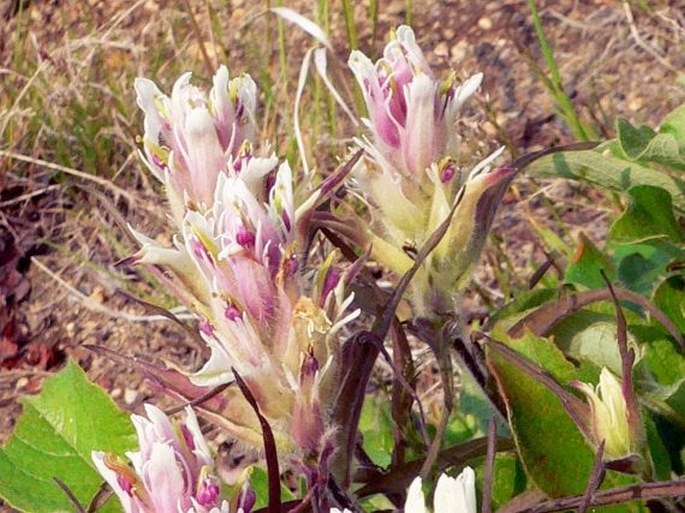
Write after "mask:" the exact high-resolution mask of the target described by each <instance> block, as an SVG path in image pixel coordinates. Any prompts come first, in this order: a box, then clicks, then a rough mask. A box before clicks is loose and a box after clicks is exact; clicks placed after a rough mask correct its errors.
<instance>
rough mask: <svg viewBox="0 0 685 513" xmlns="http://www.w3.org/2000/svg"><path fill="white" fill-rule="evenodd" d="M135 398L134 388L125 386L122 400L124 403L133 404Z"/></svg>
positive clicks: (136, 395) (135, 391) (136, 392)
mask: <svg viewBox="0 0 685 513" xmlns="http://www.w3.org/2000/svg"><path fill="white" fill-rule="evenodd" d="M137 398H138V391H137V390H134V389H132V388H127V389H126V390H125V391H124V402H125V403H126V404H129V405H130V404H133V403H134V402H136V399H137Z"/></svg>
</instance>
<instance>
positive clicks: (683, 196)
mask: <svg viewBox="0 0 685 513" xmlns="http://www.w3.org/2000/svg"><path fill="white" fill-rule="evenodd" d="M526 169H527V171H528V173H530V174H532V175H534V176H561V177H563V178H569V179H572V180H581V181H585V182H589V183H592V184H596V185H599V186H601V187H605V188H607V189H612V190H616V191H621V192H625V191H628V190H629V189H631V188H632V187H635V186H638V185H650V186H653V187H660V188H662V189H664V190H665V191H667V192H668V193H669V194H670V195H671V197H672V199H673V205H674V207H675V208H676V209H677V210H678V211H679V212H681V213H682V212H685V181H684V180H680V179H678V178H675V177H672V176H670V175H669V174H668V173H665V172H662V171H659V170H656V169H651V168H648V167H645V166H642V165H640V164H637V163H635V162H629V161H626V160H624V159H621V158H619V157H617V156H616V155H613V154H612V153H611V148H610V145H604V146H603V147H601V148H600V149H598V150H583V151H566V152H559V153H554V154H551V155H547V156H545V157H542V158H540V159H538V160H536V161H535V162H533V163H532V164H530V165H529V166H528V167H527V168H526Z"/></svg>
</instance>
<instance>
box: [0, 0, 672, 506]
mask: <svg viewBox="0 0 685 513" xmlns="http://www.w3.org/2000/svg"><path fill="white" fill-rule="evenodd" d="M17 4H18V2H17V1H16V0H10V1H7V0H5V1H4V2H3V1H0V15H3V14H4V16H5V17H4V19H3V20H2V21H0V67H1V68H2V69H1V70H0V71H2V74H0V89H2V81H3V80H8V79H9V77H11V76H12V73H13V70H14V68H15V67H16V62H15V61H14V60H13V59H14V58H15V55H16V52H15V48H14V45H15V44H16V40H15V38H14V34H15V32H14V31H15V30H17V23H18V22H17V16H16V13H15V12H14V11H15V7H16V6H17ZM257 4H258V3H257V2H254V3H253V2H244V1H215V0H208V1H206V2H205V1H202V2H200V1H194V0H189V1H188V2H185V3H182V2H178V3H177V2H171V1H164V0H157V1H155V0H147V1H141V2H137V3H136V4H133V3H130V2H123V1H120V0H112V1H107V2H102V1H94V0H79V1H75V0H53V1H39V0H32V1H31V2H29V3H28V4H27V5H25V6H24V9H25V12H24V15H26V14H28V19H29V20H30V24H29V28H28V34H29V36H27V37H30V38H31V46H32V47H33V48H34V49H35V52H36V53H37V54H39V55H43V56H44V60H45V62H46V63H47V64H46V66H48V67H49V68H50V69H51V70H52V73H54V74H55V75H56V76H58V75H59V74H60V73H61V72H62V71H64V72H65V73H66V72H67V71H68V70H67V69H66V68H64V70H62V68H61V66H67V64H65V63H62V62H61V61H60V60H59V59H51V56H53V55H57V52H58V51H59V49H60V47H61V46H63V45H66V44H67V41H73V40H76V39H78V38H86V37H102V38H105V37H110V39H111V40H115V41H118V42H125V43H126V45H123V44H122V45H119V46H118V47H117V46H112V48H111V51H109V52H108V53H107V55H106V58H107V59H111V60H112V63H111V66H112V69H113V70H115V71H113V72H116V69H118V68H117V66H119V67H121V69H123V67H125V66H126V65H127V59H129V58H130V59H132V60H135V62H141V63H143V64H141V65H140V67H141V69H140V72H141V74H145V71H146V69H145V64H144V63H145V55H146V52H150V54H152V53H153V52H152V50H153V49H154V45H155V42H156V41H161V40H164V41H167V39H165V38H168V37H169V31H168V28H167V26H166V25H165V23H166V20H169V19H177V18H178V17H179V16H180V17H181V19H182V20H185V22H187V23H195V22H197V23H198V26H199V27H198V28H199V30H200V31H201V32H202V33H205V34H206V33H208V32H209V31H210V30H209V28H208V27H210V26H211V24H212V23H219V24H220V25H221V26H222V27H223V30H222V31H221V38H219V40H212V41H210V43H211V44H209V43H208V44H207V45H205V47H204V50H203V49H202V48H201V47H202V45H198V44H196V43H194V42H193V41H192V40H184V41H180V42H179V43H178V44H179V45H185V46H184V48H185V50H184V51H185V52H186V55H188V56H189V57H188V58H189V59H190V60H189V62H188V64H189V68H196V67H197V66H198V62H200V63H201V62H202V60H203V59H205V58H209V59H210V60H211V61H212V62H222V63H226V64H227V65H228V66H229V68H230V69H231V70H240V71H243V70H245V71H250V68H251V66H252V65H254V62H253V61H252V57H251V54H250V48H249V45H248V44H247V43H245V41H244V35H245V33H246V30H247V31H248V32H249V23H250V22H251V20H253V19H254V18H255V17H257V16H259V15H260V14H261V13H262V12H263V11H264V8H265V6H266V4H267V2H262V3H259V4H258V5H257ZM313 4H314V2H308V1H304V0H297V1H286V2H284V5H285V6H287V7H291V8H293V9H295V10H297V11H298V12H300V13H302V14H304V15H306V16H308V17H312V18H313V17H314V16H313V12H314V5H313ZM354 5H355V15H356V18H357V31H358V36H359V40H360V47H361V48H362V49H365V50H367V51H369V52H373V51H372V50H369V49H370V47H371V44H372V40H373V39H374V38H373V34H372V23H371V21H370V16H369V12H368V11H369V6H368V3H366V2H358V3H355V4H354ZM378 6H379V12H378V23H377V26H376V37H375V53H373V55H374V56H377V55H378V53H379V52H380V50H381V49H382V47H383V45H384V41H386V37H387V33H388V30H389V29H390V28H392V27H395V26H397V25H399V24H401V23H403V22H404V21H405V17H406V3H405V2H404V1H395V0H392V1H383V0H381V1H379V2H378ZM413 6H414V7H413V21H412V25H413V27H414V29H415V32H416V34H417V39H418V42H419V44H420V45H421V46H422V48H423V49H424V51H425V53H426V54H427V56H428V58H429V60H430V61H431V64H433V65H435V66H436V73H437V74H442V75H443V76H444V75H445V74H446V73H447V72H448V71H449V70H450V69H455V70H456V72H457V76H458V77H459V78H461V79H463V78H465V77H467V76H469V75H471V74H473V73H476V72H478V71H482V72H483V73H484V75H485V79H484V83H483V87H482V90H481V91H480V93H479V94H477V95H476V97H475V98H474V99H473V101H471V102H470V103H469V106H468V108H467V109H466V111H465V113H464V122H463V124H464V134H465V135H464V137H465V138H466V137H467V136H470V137H474V138H477V140H478V141H482V142H483V145H485V146H486V147H487V148H488V149H490V150H492V149H494V148H495V147H496V146H497V144H507V145H508V147H509V149H510V150H511V151H513V152H516V153H518V154H522V153H525V152H530V151H535V150H539V149H542V148H545V147H549V146H554V145H559V144H567V143H570V142H573V141H574V138H573V136H572V135H571V134H570V132H569V130H568V128H567V127H566V125H565V124H564V122H563V120H562V119H560V117H559V116H558V115H557V111H556V110H555V105H554V101H553V99H552V98H551V96H550V95H549V94H548V93H547V92H546V90H545V87H544V86H543V84H542V82H541V80H540V79H539V77H538V75H537V74H536V72H535V67H536V66H537V67H539V68H541V69H544V68H545V65H544V60H543V57H542V55H541V52H540V49H539V44H538V40H537V38H536V36H535V32H534V29H533V26H532V23H531V17H530V11H529V9H528V2H526V1H489V2H470V1H465V0H464V1H458V0H454V1H451V0H423V1H421V0H415V1H414V2H413ZM538 8H539V10H540V13H541V17H542V20H543V23H544V28H545V31H546V35H547V38H548V40H549V42H550V44H551V45H552V47H553V49H554V55H555V57H556V59H557V62H558V65H559V69H560V72H561V75H562V77H563V80H564V85H565V88H566V91H567V93H568V95H569V96H570V98H571V99H572V101H573V104H574V106H575V108H576V109H577V111H578V112H579V114H580V116H581V119H582V120H583V121H584V122H587V123H591V124H594V125H595V126H596V127H597V128H598V131H599V133H600V135H601V137H612V136H613V135H614V129H613V126H614V121H615V119H616V118H617V117H625V118H627V119H628V120H630V121H631V122H632V123H633V124H647V125H649V126H652V127H655V126H657V124H658V122H659V120H660V119H661V118H662V117H663V115H664V114H666V113H667V112H669V111H670V110H672V109H673V108H675V107H676V106H678V105H680V104H681V103H683V101H685V75H684V70H685V3H683V2H682V1H670V2H668V1H645V2H630V3H624V2H615V1H609V0H592V1H553V0H550V1H539V2H538ZM330 10H331V40H332V43H333V45H334V48H336V49H337V51H338V56H339V57H340V59H341V60H342V61H345V60H346V58H347V55H348V53H349V49H348V43H347V36H346V31H345V22H344V19H343V17H342V13H341V12H342V9H341V7H340V5H339V2H331V5H330ZM191 14H192V16H191ZM115 19H120V22H119V23H118V24H117V25H116V27H115V28H114V29H112V20H115ZM193 20H195V21H193ZM216 20H218V21H216ZM246 24H248V29H245V26H246ZM113 34H114V35H115V36H116V37H114V36H113ZM253 37H254V36H253ZM286 43H287V48H288V55H287V57H288V61H289V62H290V63H291V65H292V66H291V69H290V70H289V73H290V75H291V81H296V80H297V73H298V72H299V63H300V60H301V58H302V56H303V55H304V51H305V50H306V49H307V48H308V47H309V46H310V44H311V40H310V39H309V38H308V36H306V35H304V34H303V33H302V32H301V31H300V30H299V29H297V28H296V27H294V26H292V25H287V27H286ZM193 45H195V47H193ZM274 45H275V42H274ZM216 48H220V49H222V51H216V50H214V49H216ZM273 52H274V54H276V53H277V49H276V48H275V47H274V49H273ZM205 54H207V55H205ZM193 58H194V59H195V61H192V59H193ZM277 72H278V71H274V73H277ZM207 76H208V75H207ZM151 78H154V79H155V80H157V81H158V82H159V83H161V84H163V88H164V89H165V90H167V91H168V90H169V88H170V85H171V84H172V83H173V81H174V80H175V78H176V76H175V75H171V74H169V75H166V74H165V73H164V67H163V66H162V67H161V68H160V73H159V75H158V76H156V77H151ZM255 78H256V79H257V81H258V82H259V79H258V77H255ZM29 80H30V77H24V83H25V84H26V83H28V81H29ZM27 87H28V88H30V85H29V86H27ZM63 95H64V92H63V91H61V92H59V94H57V93H56V94H55V98H54V101H55V108H58V107H59V105H60V101H62V99H63ZM0 99H2V100H3V103H5V102H6V104H2V103H0V120H1V119H2V117H1V116H2V115H8V113H10V114H12V115H25V116H29V117H36V116H38V117H39V116H41V115H43V114H42V113H41V112H37V111H36V112H30V109H29V111H28V112H26V111H22V112H21V113H19V114H17V112H16V111H14V110H12V108H13V106H15V105H19V104H20V100H22V99H18V98H16V97H15V98H7V97H2V96H0ZM108 101H111V102H116V101H127V102H130V104H131V105H133V104H134V103H135V97H134V95H133V90H132V85H131V94H130V95H129V96H128V98H124V99H123V100H122V99H113V98H112V99H110V100H103V104H102V113H104V115H107V113H109V112H111V111H112V109H111V108H110V105H109V104H108V103H107V102H108ZM341 123H343V122H342V120H341ZM122 126H123V128H124V130H123V135H122V134H121V133H120V134H118V137H119V139H122V140H126V141H128V143H127V144H122V145H121V148H120V150H116V151H120V155H118V156H117V159H118V160H119V161H121V162H123V164H122V165H121V167H120V172H118V173H116V174H114V175H113V176H110V178H111V183H113V184H114V185H116V186H117V187H120V188H121V189H125V190H128V191H129V192H130V194H132V195H133V198H134V199H135V201H134V202H133V203H127V202H126V201H124V199H122V198H121V197H120V196H118V195H117V194H116V193H112V191H111V190H110V189H108V188H107V187H104V186H102V187H101V186H99V185H98V184H97V183H95V182H93V181H88V180H84V181H82V182H80V184H81V185H80V186H79V187H77V188H74V187H73V177H72V181H71V182H69V183H70V184H71V185H72V186H70V188H68V189H67V188H66V187H65V186H64V185H65V182H64V181H60V180H56V179H55V170H54V169H53V170H51V169H46V168H45V166H44V165H41V164H40V163H36V162H33V163H30V162H29V163H23V164H21V167H19V166H20V164H19V163H17V162H16V161H15V160H12V161H10V159H8V158H6V156H5V157H3V156H1V155H0V172H2V175H1V176H0V191H1V195H0V209H1V210H0V212H1V215H0V234H1V235H2V237H1V238H0V294H2V295H3V297H2V298H1V299H0V307H1V308H2V310H0V330H2V331H1V332H0V337H1V338H0V441H4V440H6V439H7V438H8V437H9V436H10V434H11V432H12V429H13V426H14V424H15V422H16V419H17V418H18V415H19V414H20V412H21V406H20V404H19V400H20V398H21V397H22V396H24V395H26V394H35V393H37V392H39V391H40V388H41V383H42V381H43V379H44V378H45V377H47V376H49V375H51V374H52V373H54V372H56V371H58V370H59V369H60V368H61V366H62V365H63V362H64V361H65V358H66V357H69V358H72V359H74V360H76V361H78V362H79V364H80V365H81V366H82V367H83V368H84V369H86V371H87V372H88V374H89V376H90V377H91V379H93V380H94V381H95V382H97V383H99V384H100V385H102V386H103V387H104V388H105V389H107V390H108V391H109V392H110V393H111V395H112V397H114V398H115V400H116V401H117V402H118V403H119V404H120V405H121V406H122V407H123V408H124V409H126V410H128V411H138V410H139V408H140V406H141V404H142V403H143V402H145V401H147V400H149V399H151V398H153V397H158V396H157V395H156V394H155V392H154V391H153V390H151V389H150V388H149V387H148V386H147V385H145V384H144V383H142V379H141V378H140V376H138V375H137V374H136V373H135V372H132V371H130V370H129V369H126V368H124V367H122V366H121V365H120V364H116V363H113V362H112V361H110V360H108V359H106V358H104V357H102V356H100V355H97V354H95V353H94V352H93V351H91V350H89V349H88V348H87V347H86V346H88V345H99V346H104V347H107V348H109V349H112V350H114V351H117V352H120V353H122V354H126V355H147V356H149V357H150V358H152V359H154V360H157V361H169V362H173V363H175V364H176V365H179V366H181V367H184V368H186V369H195V368H198V367H199V366H200V365H201V363H202V360H203V358H204V355H203V352H202V350H201V348H198V347H197V346H196V345H195V344H194V343H193V342H192V341H191V340H188V337H187V336H186V335H185V333H184V332H183V330H181V329H180V328H179V327H178V326H176V325H175V324H173V323H170V322H168V321H166V320H161V319H160V317H159V316H158V315H156V312H154V311H151V310H150V309H149V308H146V307H144V306H142V305H141V304H139V303H138V302H136V301H134V300H132V299H131V298H130V296H129V294H128V293H127V292H126V290H127V289H126V287H123V286H122V281H123V282H127V283H129V284H133V286H135V287H137V290H138V291H146V292H149V293H150V294H153V293H154V291H152V290H150V289H149V286H148V285H146V284H145V280H144V277H143V276H141V274H140V273H137V272H132V271H129V270H125V269H119V268H116V267H115V266H114V264H115V262H116V261H117V260H118V259H119V258H120V257H121V254H122V253H126V251H127V250H129V251H134V249H135V248H134V245H133V244H132V243H131V242H130V241H129V240H128V239H127V238H126V236H125V235H124V234H125V225H124V220H125V221H128V222H131V223H132V224H134V225H135V226H136V227H137V228H138V227H140V229H141V231H143V232H145V233H153V234H157V233H159V234H160V235H159V237H160V240H164V237H166V236H167V235H168V234H164V233H163V230H162V229H161V228H160V226H162V225H163V223H164V219H163V214H162V213H161V212H162V210H163V208H162V205H161V204H160V203H159V201H160V200H159V199H158V198H159V197H158V196H156V194H155V190H154V187H153V186H151V185H150V182H151V181H152V178H151V177H150V176H147V177H146V171H145V170H143V169H142V165H141V163H140V161H139V160H137V158H136V157H135V147H136V140H135V136H136V135H138V134H140V133H141V132H142V117H141V116H140V115H139V114H138V115H136V116H135V117H134V118H133V119H132V120H129V123H128V124H126V123H123V125H122ZM341 130H344V127H343V128H342V129H341ZM8 134H9V137H7V136H8ZM280 135H282V134H280ZM349 135H351V132H349V133H348V136H349ZM28 141H29V138H28V137H27V136H25V135H21V133H20V135H17V132H15V133H14V134H13V133H10V132H6V133H5V134H4V135H3V139H2V140H0V148H9V149H10V150H11V151H13V152H14V153H17V154H21V155H25V156H28V157H30V158H33V159H41V160H46V161H51V157H52V156H53V153H52V152H51V148H49V147H47V146H45V145H43V146H41V147H36V146H35V145H34V146H32V145H30V144H28ZM3 160H4V162H3ZM541 191H542V192H541ZM543 196H544V197H547V198H549V199H551V200H552V202H554V204H555V205H556V208H557V212H558V213H559V214H560V215H561V218H562V219H563V222H564V223H565V226H566V227H567V228H568V230H567V231H566V232H565V233H563V235H564V236H565V237H566V240H568V241H572V240H574V239H575V238H576V237H577V236H578V234H579V232H581V231H583V232H584V233H586V234H587V235H588V236H589V237H590V238H591V239H593V240H595V241H596V242H599V243H601V240H602V237H603V236H604V234H605V233H606V229H607V226H608V223H609V218H610V217H611V214H612V213H615V211H616V206H615V205H614V204H613V203H611V202H609V201H608V200H606V199H605V198H603V197H602V196H600V195H598V194H597V193H596V192H594V191H592V190H588V189H586V188H584V187H582V186H579V185H577V184H569V183H567V182H564V181H562V180H553V181H548V182H544V183H543V184H541V185H540V184H533V182H531V181H530V180H529V179H528V178H526V177H525V176H521V177H520V178H518V179H517V181H516V183H515V186H514V188H513V190H512V192H511V193H509V194H508V195H507V196H506V197H505V201H504V205H503V206H502V208H501V209H500V213H499V214H498V217H497V221H496V224H495V228H494V233H495V235H494V237H493V239H492V241H491V243H490V244H489V246H488V248H487V249H486V252H485V255H484V257H483V265H482V266H481V267H480V269H479V271H478V272H477V274H476V276H474V281H475V283H476V286H474V288H473V290H472V291H471V292H470V293H469V296H468V300H467V308H469V309H471V310H472V312H473V313H474V315H477V314H478V313H479V312H483V311H484V309H485V305H486V304H487V303H492V304H499V305H501V304H503V303H504V302H505V301H506V300H507V299H508V298H507V294H508V291H507V290H503V289H502V287H501V283H500V282H499V281H498V280H497V279H496V278H495V277H496V275H497V272H496V271H497V269H496V268H497V267H503V266H504V264H503V255H504V256H508V258H509V260H510V264H511V265H512V266H513V268H514V269H515V270H516V273H514V274H513V275H512V278H511V279H512V280H514V281H516V283H515V284H514V285H513V286H512V289H516V288H517V287H519V288H520V287H525V283H526V282H527V280H528V279H529V278H530V276H531V275H532V273H533V272H534V270H535V268H536V266H539V265H540V264H541V263H542V261H543V260H544V258H545V255H544V251H543V248H542V245H541V243H540V242H539V241H538V239H537V236H536V235H535V233H534V231H533V230H532V228H531V221H530V220H531V219H533V220H537V222H539V223H541V225H544V226H550V227H552V228H553V229H554V230H556V231H558V225H555V224H554V223H551V222H550V218H551V217H552V216H551V214H550V212H549V210H548V207H547V206H546V205H547V202H545V201H542V197H543ZM155 227H156V228H155ZM113 241H116V244H117V245H118V247H117V248H116V249H117V251H114V249H113V247H112V246H113ZM500 270H501V269H500ZM113 276H116V277H117V278H116V279H115V278H113ZM476 290H478V293H476ZM482 296H485V297H486V298H487V301H484V300H483V298H482ZM229 446H230V444H229ZM227 451H228V453H227V454H228V456H227V458H228V459H227V465H228V466H230V465H232V464H236V463H238V462H239V461H240V460H241V459H242V455H241V454H238V455H231V453H230V447H229V449H227ZM231 458H233V459H231ZM0 509H2V506H1V505H0Z"/></svg>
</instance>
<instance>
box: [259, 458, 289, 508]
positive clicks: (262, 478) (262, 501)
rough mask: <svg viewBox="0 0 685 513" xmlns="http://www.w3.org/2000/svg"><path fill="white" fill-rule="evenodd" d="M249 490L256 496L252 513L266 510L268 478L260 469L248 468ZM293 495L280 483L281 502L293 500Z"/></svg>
mask: <svg viewBox="0 0 685 513" xmlns="http://www.w3.org/2000/svg"><path fill="white" fill-rule="evenodd" d="M249 479H250V488H252V489H253V490H254V492H255V495H256V498H257V500H256V502H255V504H254V507H253V511H256V510H258V509H262V508H266V507H267V506H268V505H269V476H268V475H267V474H266V470H264V469H263V468H261V467H257V466H253V467H251V468H250V478H249ZM296 498H297V497H296V496H295V494H294V493H293V492H292V491H291V490H290V489H289V488H288V487H287V486H285V485H284V484H283V483H282V482H281V501H282V502H288V501H292V500H295V499H296Z"/></svg>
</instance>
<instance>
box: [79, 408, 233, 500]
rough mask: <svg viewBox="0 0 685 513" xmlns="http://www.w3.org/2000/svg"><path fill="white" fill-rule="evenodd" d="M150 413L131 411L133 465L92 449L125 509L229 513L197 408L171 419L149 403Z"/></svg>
mask: <svg viewBox="0 0 685 513" xmlns="http://www.w3.org/2000/svg"><path fill="white" fill-rule="evenodd" d="M145 412H146V414H147V418H146V417H141V416H138V415H132V416H131V420H132V422H133V424H134V426H135V428H136V432H137V434H138V442H139V446H140V450H139V451H136V452H129V453H127V456H128V458H129V460H130V461H131V463H132V464H133V468H131V467H130V466H129V465H127V464H126V463H125V462H124V461H123V460H121V459H120V458H118V457H117V456H115V455H113V454H108V453H104V452H98V451H94V452H93V453H92V459H93V463H94V464H95V466H96V468H97V469H98V471H99V472H100V474H101V475H102V476H103V477H104V478H105V480H106V481H107V482H108V483H109V485H110V486H111V487H112V490H113V491H114V493H115V494H116V495H117V497H118V499H119V501H120V502H121V505H122V507H123V508H124V511H126V513H138V512H140V513H147V512H150V513H152V512H160V511H165V512H166V511H168V512H172V511H178V512H182V513H228V502H227V501H225V500H222V499H221V497H220V492H221V488H220V483H219V480H218V478H217V477H216V474H215V472H214V461H213V458H212V455H211V453H210V450H209V447H208V446H207V442H206V441H205V439H204V437H203V436H202V432H201V431H200V426H199V425H198V422H197V418H196V417H195V413H193V411H192V409H191V408H190V407H188V408H186V421H185V422H183V423H173V422H172V421H171V420H170V419H169V418H168V417H167V416H166V415H165V414H164V412H162V411H161V410H160V409H158V408H157V407H155V406H153V405H150V404H146V405H145Z"/></svg>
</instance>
